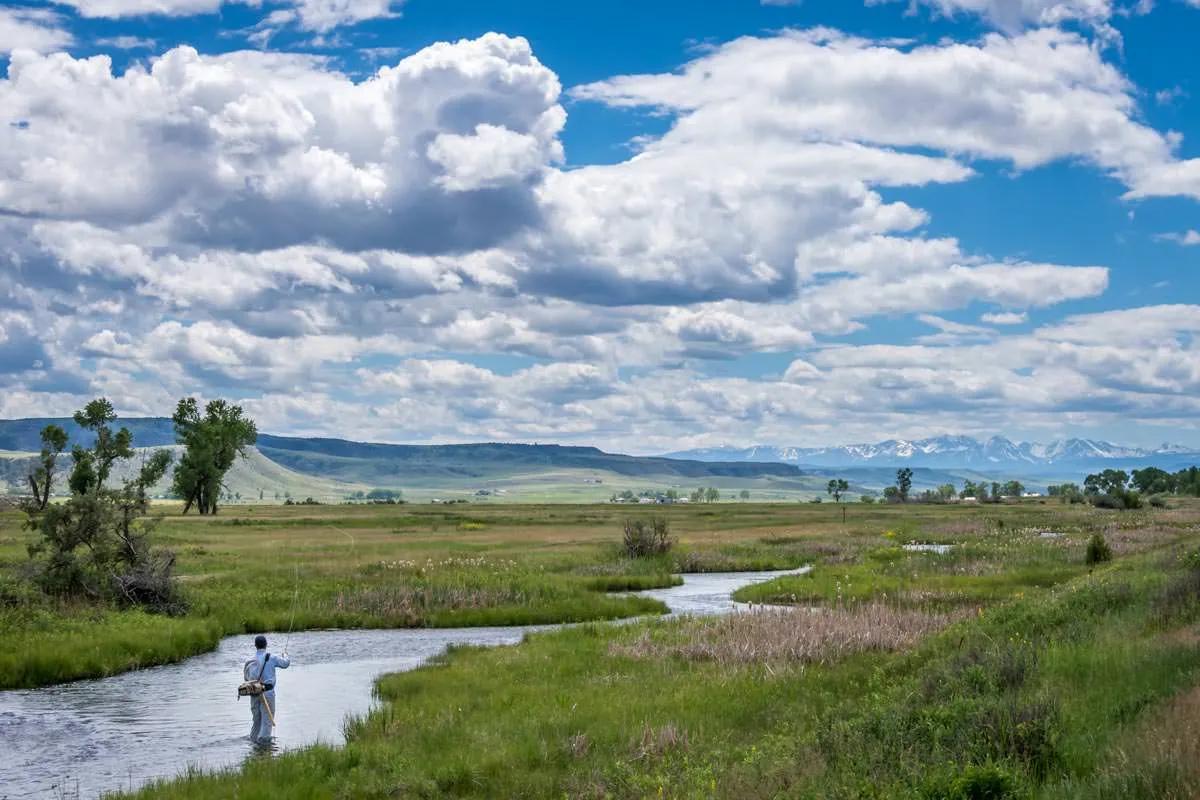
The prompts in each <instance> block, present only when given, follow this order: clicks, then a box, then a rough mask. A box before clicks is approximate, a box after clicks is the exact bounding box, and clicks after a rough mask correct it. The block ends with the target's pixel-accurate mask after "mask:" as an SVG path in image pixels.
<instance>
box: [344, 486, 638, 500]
mask: <svg viewBox="0 0 1200 800" xmlns="http://www.w3.org/2000/svg"><path fill="white" fill-rule="evenodd" d="M629 495H630V497H632V496H633V493H632V492H630V493H629ZM403 496H404V493H403V492H401V491H400V490H399V489H372V490H371V491H369V492H367V498H366V499H368V500H379V501H382V502H385V503H386V502H387V501H388V500H392V501H395V500H399V499H400V498H402V497H403Z"/></svg>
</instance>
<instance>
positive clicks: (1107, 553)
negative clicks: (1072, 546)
mask: <svg viewBox="0 0 1200 800" xmlns="http://www.w3.org/2000/svg"><path fill="white" fill-rule="evenodd" d="M1112 557H1113V554H1112V548H1111V547H1109V546H1108V542H1107V541H1105V540H1104V536H1103V534H1099V533H1096V534H1093V535H1092V538H1091V539H1089V540H1088V545H1087V555H1086V556H1084V563H1086V564H1103V563H1104V562H1105V561H1112Z"/></svg>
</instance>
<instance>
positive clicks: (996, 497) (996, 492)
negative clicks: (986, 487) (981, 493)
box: [992, 481, 1003, 503]
mask: <svg viewBox="0 0 1200 800" xmlns="http://www.w3.org/2000/svg"><path fill="white" fill-rule="evenodd" d="M1002 496H1003V495H1002V494H1001V492H1000V483H999V481H992V502H993V503H999V502H1000V498H1001V497H1002Z"/></svg>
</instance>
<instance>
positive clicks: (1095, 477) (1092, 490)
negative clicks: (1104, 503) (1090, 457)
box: [1083, 469, 1129, 495]
mask: <svg viewBox="0 0 1200 800" xmlns="http://www.w3.org/2000/svg"><path fill="white" fill-rule="evenodd" d="M1128 484H1129V475H1128V473H1126V472H1125V471H1124V470H1120V469H1106V470H1104V471H1103V472H1099V473H1095V474H1092V475H1088V476H1087V477H1086V478H1085V479H1084V481H1083V491H1084V494H1090V495H1095V494H1114V493H1117V492H1123V491H1125V487H1126V486H1127V485H1128Z"/></svg>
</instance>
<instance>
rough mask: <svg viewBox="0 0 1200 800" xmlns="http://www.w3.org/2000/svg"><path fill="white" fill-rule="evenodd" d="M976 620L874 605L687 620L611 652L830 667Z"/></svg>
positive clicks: (729, 662) (962, 614)
mask: <svg viewBox="0 0 1200 800" xmlns="http://www.w3.org/2000/svg"><path fill="white" fill-rule="evenodd" d="M973 613H975V612H974V611H973V610H971V609H959V610H956V611H953V612H947V613H940V612H938V613H934V612H927V611H920V610H912V609H903V608H897V607H894V606H891V605H887V604H884V603H869V604H862V605H857V606H853V607H847V608H813V609H808V608H802V609H779V608H769V609H758V610H754V611H750V612H746V613H741V614H731V615H729V616H725V617H719V618H715V619H696V620H687V621H685V622H682V623H679V629H678V631H677V632H675V631H672V632H670V633H668V635H666V636H663V635H661V633H660V634H659V635H655V632H653V631H647V632H645V633H643V634H641V635H640V636H639V637H638V638H637V639H635V640H634V641H633V642H631V643H614V644H613V645H611V647H610V652H612V653H614V654H617V655H624V656H629V657H632V658H641V659H648V658H665V657H668V656H675V657H678V658H684V659H687V660H692V661H715V662H717V663H719V664H723V665H732V664H769V663H828V662H831V661H836V660H838V659H841V658H844V657H846V656H849V655H853V654H855V653H862V652H867V651H893V650H903V649H906V648H908V647H912V646H913V645H914V644H916V643H917V642H918V641H920V640H921V639H923V638H924V637H926V636H928V635H930V634H933V633H936V632H938V631H940V630H942V629H943V628H945V627H946V626H947V625H950V624H952V623H954V622H957V621H958V620H961V619H963V618H965V617H967V616H970V615H971V614H973Z"/></svg>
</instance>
